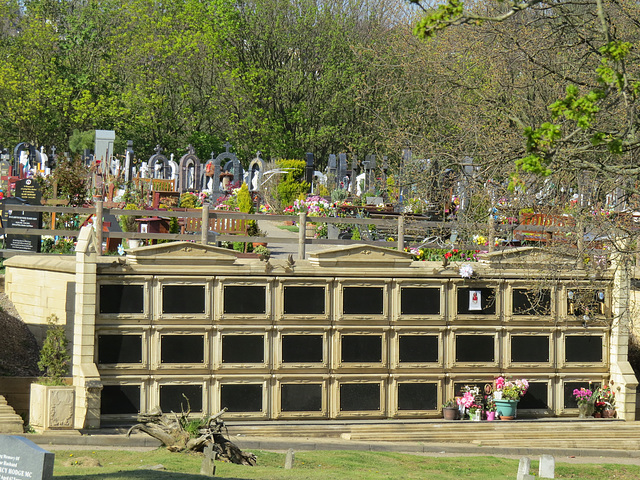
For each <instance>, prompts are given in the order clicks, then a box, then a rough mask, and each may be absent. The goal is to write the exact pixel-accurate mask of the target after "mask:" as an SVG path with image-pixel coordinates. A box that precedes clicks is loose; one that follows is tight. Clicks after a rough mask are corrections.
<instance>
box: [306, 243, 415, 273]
mask: <svg viewBox="0 0 640 480" xmlns="http://www.w3.org/2000/svg"><path fill="white" fill-rule="evenodd" d="M309 261H310V262H311V264H312V265H317V266H319V267H335V266H340V267H365V268H366V267H401V266H407V267H408V266H409V265H411V262H412V261H413V260H412V255H411V254H410V253H408V252H398V251H397V250H392V249H390V248H385V247H378V246H375V245H361V244H358V245H352V246H347V247H337V248H328V249H326V250H322V251H319V252H313V253H311V254H309Z"/></svg>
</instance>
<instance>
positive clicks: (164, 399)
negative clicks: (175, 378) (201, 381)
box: [160, 385, 202, 413]
mask: <svg viewBox="0 0 640 480" xmlns="http://www.w3.org/2000/svg"><path fill="white" fill-rule="evenodd" d="M185 397H186V398H185ZM187 399H188V402H187ZM189 408H191V411H192V412H201V411H202V385H160V410H162V411H163V412H164V413H169V412H175V413H179V412H186V411H188V410H189Z"/></svg>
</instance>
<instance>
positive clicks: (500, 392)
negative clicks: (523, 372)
mask: <svg viewBox="0 0 640 480" xmlns="http://www.w3.org/2000/svg"><path fill="white" fill-rule="evenodd" d="M528 389H529V382H527V380H525V379H524V378H519V379H516V380H507V379H505V378H504V377H498V378H497V379H496V381H495V391H494V396H493V401H494V402H495V404H496V415H498V416H499V417H500V420H512V419H514V418H515V416H516V410H517V408H518V402H519V401H520V398H521V397H523V396H524V395H525V394H526V393H527V390H528Z"/></svg>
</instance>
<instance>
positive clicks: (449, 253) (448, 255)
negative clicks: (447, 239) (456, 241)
mask: <svg viewBox="0 0 640 480" xmlns="http://www.w3.org/2000/svg"><path fill="white" fill-rule="evenodd" d="M451 256H452V254H451V252H447V253H445V254H444V258H451Z"/></svg>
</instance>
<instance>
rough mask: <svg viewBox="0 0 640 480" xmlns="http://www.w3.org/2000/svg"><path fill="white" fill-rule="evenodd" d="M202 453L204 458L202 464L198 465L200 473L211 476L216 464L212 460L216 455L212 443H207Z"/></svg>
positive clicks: (214, 471)
mask: <svg viewBox="0 0 640 480" xmlns="http://www.w3.org/2000/svg"><path fill="white" fill-rule="evenodd" d="M202 453H204V458H203V459H202V465H201V466H200V475H204V476H207V477H213V476H214V475H215V474H216V466H215V463H214V462H215V459H216V456H217V453H216V452H215V451H214V450H213V444H211V443H209V444H207V446H206V447H204V450H203V452H202Z"/></svg>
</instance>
